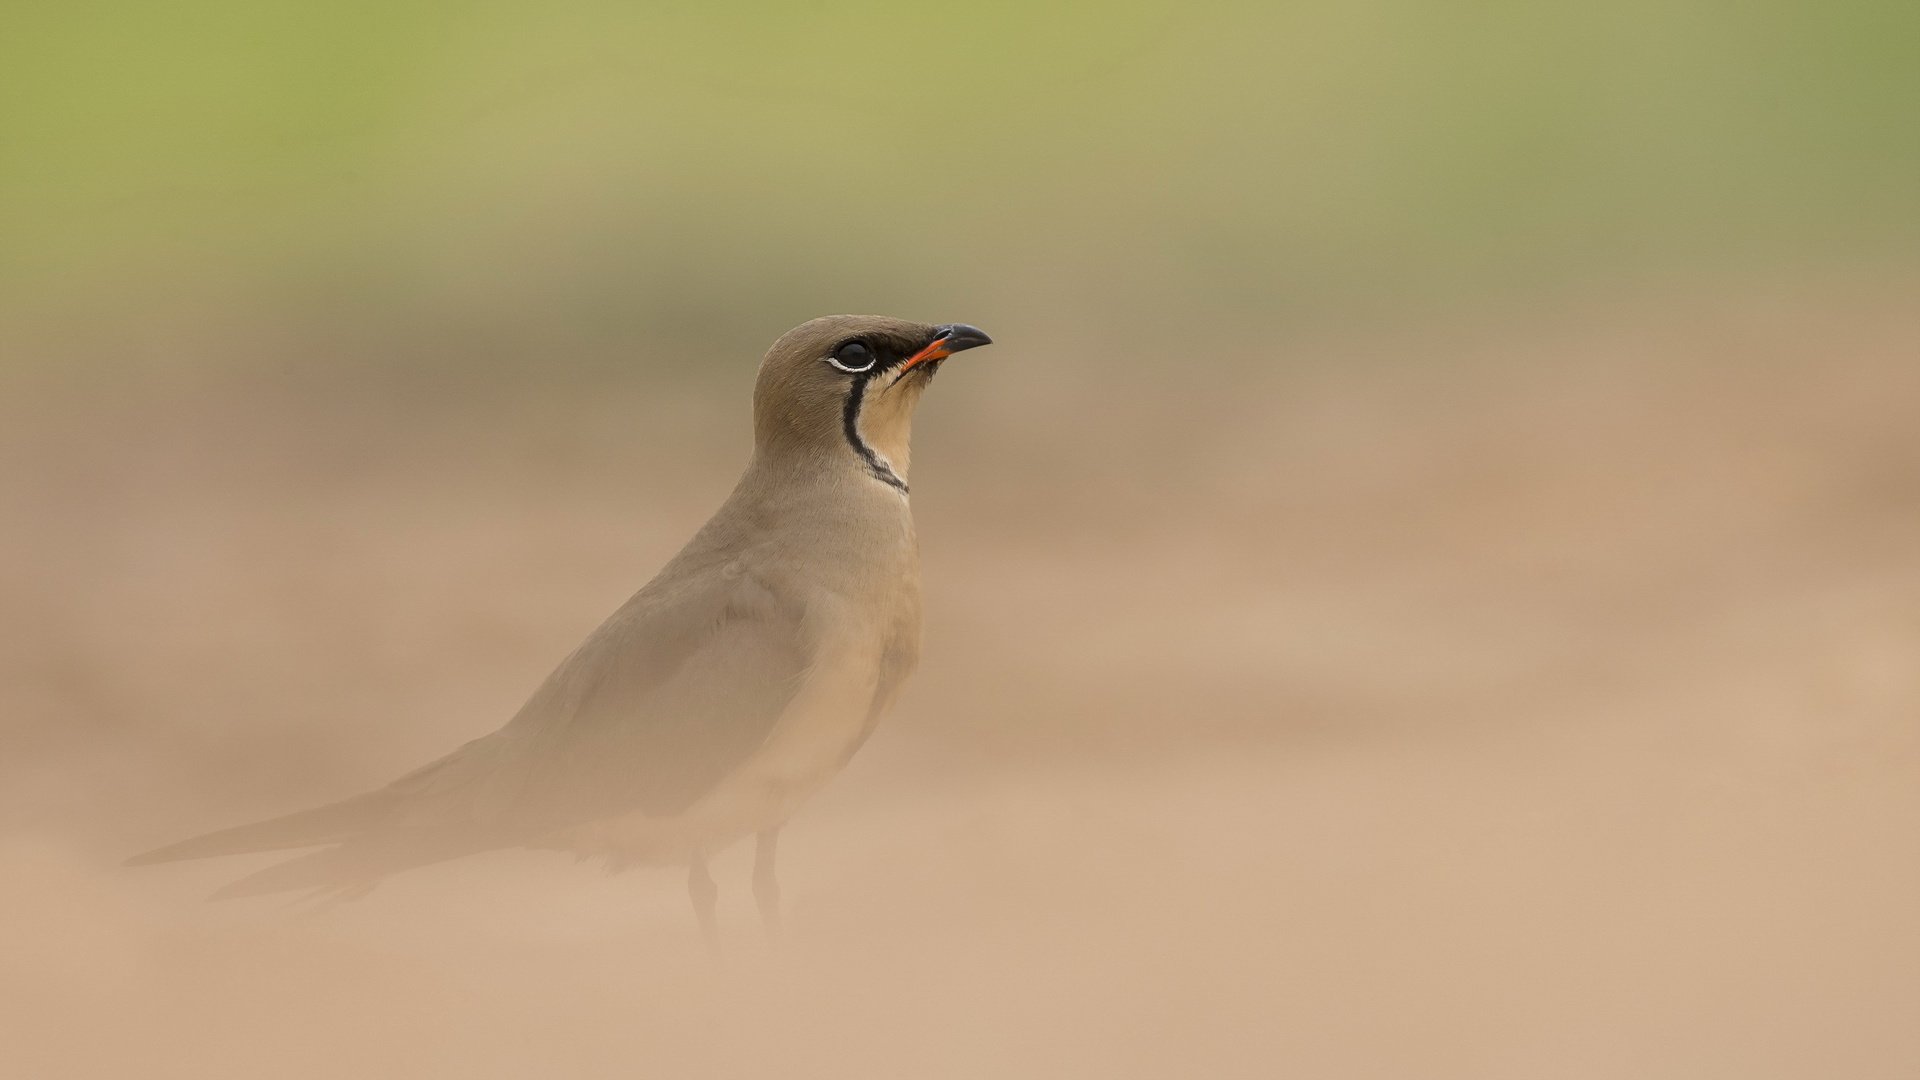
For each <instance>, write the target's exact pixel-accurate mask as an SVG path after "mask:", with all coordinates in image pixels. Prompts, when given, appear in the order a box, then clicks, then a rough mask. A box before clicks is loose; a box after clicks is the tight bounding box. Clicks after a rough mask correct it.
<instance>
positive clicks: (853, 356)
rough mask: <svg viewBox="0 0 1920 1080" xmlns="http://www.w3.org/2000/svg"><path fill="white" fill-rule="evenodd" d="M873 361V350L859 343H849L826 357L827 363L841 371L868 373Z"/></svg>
mask: <svg viewBox="0 0 1920 1080" xmlns="http://www.w3.org/2000/svg"><path fill="white" fill-rule="evenodd" d="M873 360H874V356H873V350H872V349H869V348H867V346H866V343H865V342H861V341H849V342H847V343H846V344H845V345H842V346H840V347H839V348H838V349H835V350H833V355H832V356H829V357H827V361H828V362H829V363H831V364H832V365H833V366H834V367H837V368H839V369H840V370H841V371H869V370H871V369H872V368H873Z"/></svg>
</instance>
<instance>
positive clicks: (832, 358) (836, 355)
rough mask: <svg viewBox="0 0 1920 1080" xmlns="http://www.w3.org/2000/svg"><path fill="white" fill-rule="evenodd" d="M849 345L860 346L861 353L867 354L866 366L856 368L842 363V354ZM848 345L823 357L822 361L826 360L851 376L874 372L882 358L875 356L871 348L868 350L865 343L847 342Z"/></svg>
mask: <svg viewBox="0 0 1920 1080" xmlns="http://www.w3.org/2000/svg"><path fill="white" fill-rule="evenodd" d="M847 345H859V346H860V351H861V352H864V353H866V354H867V362H866V363H865V364H862V365H861V366H859V367H854V366H853V365H851V364H843V363H841V362H840V352H841V350H842V349H845V348H846V347H847ZM847 345H842V346H840V348H838V349H835V350H834V351H832V352H830V353H828V354H827V355H825V356H823V357H821V359H822V360H825V361H826V362H827V363H829V364H832V365H833V366H834V367H836V368H839V369H840V370H841V371H844V372H846V373H847V374H849V375H862V374H865V373H866V372H869V371H872V370H873V365H875V364H877V363H879V362H880V357H879V356H877V355H875V353H874V351H873V350H872V349H871V348H868V347H867V346H866V345H865V344H864V343H862V342H858V341H850V342H847Z"/></svg>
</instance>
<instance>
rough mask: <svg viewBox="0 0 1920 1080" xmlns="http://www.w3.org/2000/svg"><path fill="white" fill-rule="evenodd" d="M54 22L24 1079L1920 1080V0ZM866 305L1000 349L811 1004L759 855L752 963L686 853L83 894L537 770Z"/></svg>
mask: <svg viewBox="0 0 1920 1080" xmlns="http://www.w3.org/2000/svg"><path fill="white" fill-rule="evenodd" d="M81 7H82V6H79V5H58V6H56V5H36V4H28V5H24V6H23V8H22V10H21V11H20V12H19V13H18V14H17V17H16V16H15V15H12V14H10V16H9V20H10V23H12V26H11V28H10V30H9V32H8V33H7V34H6V35H4V38H3V39H0V139H4V143H0V195H4V198H5V206H6V208H7V213H6V214H5V215H4V216H0V230H3V232H0V739H3V740H4V742H3V743H0V751H3V752H0V1054H3V1055H4V1062H5V1064H4V1066H0V1072H4V1073H5V1074H7V1075H9V1076H21V1077H36V1078H37V1077H59V1078H66V1077H74V1078H89V1080H90V1078H103V1077H142V1078H145V1077H183V1078H184V1077H194V1078H202V1077H262V1076H268V1077H293V1078H303V1077H313V1078H321V1077H342V1076H372V1077H417V1076H430V1075H441V1074H449V1075H462V1076H473V1077H502V1078H505V1077H527V1076H547V1075H555V1076H569V1077H603V1076H604V1077H616V1076H618V1077H632V1076H723V1077H736V1076H823V1077H824V1076H833V1077H842V1076H873V1077H921V1076H928V1077H932V1076H952V1077H981V1076H1035V1077H1060V1076H1100V1077H1106V1076H1139V1077H1167V1076H1246V1077H1270V1076H1286V1075H1298V1076H1313V1077H1329V1078H1344V1077H1394V1078H1398V1077H1463V1078H1465V1077H1471V1078H1489V1077H1512V1078H1516V1080H1518V1078H1537V1077H1634V1078H1636V1080H1638V1078H1649V1077H1674V1078H1697V1077H1709V1076H1711V1077H1742V1078H1773V1077H1779V1078H1790V1077H1793V1078H1797V1077H1836V1076H1844V1077H1848V1078H1880V1077H1885V1078H1889V1080H1893V1078H1907V1077H1912V1076H1914V1075H1916V1074H1920V1024H1916V1023H1915V1018H1916V1017H1920V928H1917V920H1916V918H1915V915H1914V912H1915V911H1916V910H1920V824H1916V822H1920V783H1916V781H1917V780H1920V360H1916V358H1920V309H1917V308H1916V305H1915V304H1914V302H1913V298H1914V297H1915V296H1916V295H1920V266H1917V265H1916V263H1915V262H1914V260H1913V259H1912V257H1911V252H1912V251H1913V250H1914V248H1913V246H1912V241H1913V239H1914V237H1915V232H1916V228H1915V226H1916V223H1920V212H1917V211H1916V205H1915V199H1914V193H1915V192H1916V191H1920V159H1917V158H1916V157H1915V155H1914V145H1915V144H1914V142H1913V140H1912V138H1911V134H1912V133H1911V125H1910V123H1909V122H1908V120H1909V117H1908V116H1907V113H1908V111H1909V109H1910V103H1911V102H1912V101H1913V100H1916V94H1920V86H1917V85H1916V83H1915V80H1916V78H1920V76H1917V75H1916V74H1915V73H1916V72H1920V63H1916V62H1914V58H1912V57H1910V56H1908V55H1906V54H1907V53H1908V52H1910V51H1911V46H1912V44H1913V43H1914V42H1916V41H1920V28H1916V27H1914V26H1913V25H1912V23H1913V18H1914V17H1913V14H1912V12H1911V11H1910V10H1908V9H1907V8H1906V7H1900V8H1898V9H1896V8H1895V7H1894V6H1881V5H1873V4H1865V3H1861V4H1840V5H1827V6H1825V7H1823V8H1822V12H1821V13H1820V14H1818V15H1816V14H1813V13H1811V12H1810V11H1801V10H1799V9H1798V7H1796V6H1792V5H1784V4H1783V5H1765V4H1762V5H1737V6H1728V7H1727V8H1726V9H1725V10H1722V9H1721V8H1720V7H1719V6H1716V5H1709V4H1680V5H1673V4H1662V5H1613V6H1609V7H1607V8H1606V9H1605V10H1594V11H1581V12H1573V11H1570V10H1569V11H1566V12H1558V13H1550V12H1548V11H1547V9H1542V8H1539V7H1538V6H1535V5H1504V6H1503V5H1493V6H1490V7H1487V8H1485V9H1475V10H1474V11H1473V12H1462V11H1453V10H1451V9H1449V10H1445V11H1443V10H1441V9H1439V8H1433V9H1429V8H1428V7H1427V6H1425V5H1420V4H1415V3H1411V2H1398V3H1386V4H1378V5H1334V4H1325V5H1315V4H1307V5H1292V6H1286V7H1278V8H1276V7H1274V6H1272V5H1253V4H1248V5H1244V6H1239V5H1226V6H1222V7H1220V8H1218V9H1190V8H1189V7H1187V6H1183V7H1182V8H1180V9H1178V10H1175V9H1171V8H1167V7H1165V6H1161V5H1149V4H1139V5H1129V4H1121V5H1109V6H1103V8H1102V9H1101V10H1100V11H1099V12H1097V13H1096V12H1095V11H1093V10H1092V9H1085V10H1082V9H1076V8H1073V7H1071V6H1061V7H1058V8H1049V9H1048V10H1047V11H1044V12H1029V11H1027V10H1026V8H1025V7H1024V6H1016V5H1007V6H1004V7H1003V6H993V5H978V6H976V7H975V8H974V9H971V10H965V9H955V8H952V7H951V6H945V7H942V8H940V9H937V10H936V9H932V8H928V9H924V10H923V9H919V8H914V7H911V6H900V5H844V4H837V3H836V4H829V5H821V6H782V7H780V8H777V9H776V8H772V7H769V8H766V9H764V10H753V9H746V8H743V9H741V10H740V11H738V12H732V11H729V12H707V11H704V9H702V10H695V9H691V8H689V9H686V10H678V11H677V10H674V9H671V8H657V7H653V8H649V9H647V10H640V9H638V8H636V9H634V10H628V9H627V7H626V6H613V5H608V6H596V5H579V6H571V7H563V8H559V9H554V10H552V11H548V12H546V13H543V14H538V15H535V14H532V13H530V12H531V9H528V10H525V11H520V10H511V9H507V8H505V7H499V8H491V7H484V6H471V7H463V8H457V9H456V8H454V7H452V6H435V5H425V4H397V5H380V6H378V9H377V10H376V8H375V6H372V5H368V6H367V7H366V8H365V9H364V10H362V9H360V8H359V7H357V6H356V5H353V4H347V5H330V6H326V7H320V6H314V7H307V6H303V5H298V4H289V5H259V4H248V5H240V4H222V3H210V4H204V5H190V6H189V7H187V8H185V9H180V8H172V7H170V8H169V12H170V14H165V15H163V14H156V13H155V12H154V11H150V10H148V7H147V6H146V5H124V9H110V10H105V11H104V13H103V12H100V11H95V9H93V8H91V7H89V8H86V10H85V11H81ZM88 12H92V13H93V14H88ZM832 310H881V311H887V312H889V313H893V314H899V315H903V316H910V317H915V318H922V319H927V320H932V321H947V320H963V321H969V322H974V323H978V324H979V325H981V326H984V327H986V328H987V329H988V330H989V331H991V332H992V333H994V335H995V336H996V338H998V339H999V343H998V344H996V345H995V346H994V347H993V348H991V349H986V350H981V351H979V352H974V353H969V354H967V355H965V356H964V357H960V358H958V359H956V360H955V361H954V362H952V363H950V364H949V365H948V367H947V369H946V370H945V371H943V373H942V374H941V376H940V378H939V380H938V382H937V383H936V384H935V386H934V387H933V390H932V392H931V394H930V395H929V397H928V399H927V402H926V405H925V407H924V409H923V411H922V420H921V423H920V425H919V431H918V441H917V444H916V453H915V457H914V461H915V471H914V477H913V480H914V491H915V494H914V502H915V507H916V514H917V516H918V518H919V521H920V526H921V532H922V538H923V549H924V562H925V575H926V586H927V611H928V623H927V649H926V660H925V663H924V665H923V667H922V670H921V672H920V674H919V675H918V676H917V677H916V679H915V680H914V682H913V683H912V684H910V686H909V688H908V691H907V693H906V695H905V697H904V699H903V701H902V703H901V707H900V709H899V710H898V712H897V714H896V715H895V716H894V717H893V718H892V719H891V720H890V722H889V723H888V725H887V726H886V727H885V728H883V729H882V732H881V733H880V734H879V735H878V736H877V737H876V738H875V739H874V740H873V742H872V743H871V744H870V745H869V746H868V748H867V749H866V750H865V751H864V752H863V753H862V755H861V756H860V757H859V758H858V759H857V760H856V761H855V762H854V764H853V766H852V767H851V768H850V769H849V770H848V772H847V773H846V774H845V775H844V776H843V777H842V778H841V779H840V780H839V781H838V782H836V783H835V784H834V785H833V786H832V787H830V788H829V789H828V790H827V791H826V792H825V793H824V794H823V795H822V796H821V797H820V798H819V799H818V800H817V801H816V802H815V803H814V804H813V805H812V806H810V807H809V808H808V810H807V812H805V813H804V814H803V815H802V817H801V818H800V819H799V820H798V821H796V823H795V824H794V826H793V827H792V828H791V830H790V831H789V833H788V835H787V838H786V840H785V842H784V845H783V856H784V860H785V879H786V886H787V896H788V901H789V908H790V913H791V927H790V936H789V941H788V942H787V944H786V947H785V948H784V949H783V950H782V951H780V952H778V953H773V952H770V951H769V950H767V949H766V948H765V947H764V945H763V944H762V942H761V939H760V935H759V933H758V927H757V926H756V925H755V919H754V917H753V914H752V905H751V902H750V899H749V893H748V889H747V880H746V878H747V866H746V864H745V861H744V854H743V853H741V852H734V853H729V855H727V856H726V857H725V858H724V859H722V860H721V862H720V863H719V864H718V865H717V866H716V872H717V875H718V877H719V878H720V882H721V886H722V890H723V891H722V916H723V929H724V931H725V935H726V938H727V941H728V956H727V959H726V961H725V962H724V963H723V964H721V965H719V966H715V965H712V964H710V963H708V962H707V960H706V958H705V956H704V955H703V953H702V951H701V949H700V946H699V941H698V936H697V933H696V932H695V930H694V928H693V925H692V918H691V915H690V913H689V911H688V909H687V905H686V901H685V897H684V893H683V884H682V881H681V879H680V877H679V875H678V874H676V873H674V872H671V871H637V872H634V873H630V874H626V875H622V876H615V877H608V876H606V875H604V874H602V873H601V872H600V871H599V870H597V869H595V868H593V867H588V866H575V865H572V864H570V863H568V862H567V861H565V860H564V859H560V858H555V857H550V856H546V855H538V854H531V853H506V854H499V855H493V856H487V857H482V858H475V859H470V860H465V861H461V862H457V863H452V864H447V865H444V866H440V867H435V868H431V869H428V870H424V871H421V872H418V873H414V874H411V875H407V876H404V877H401V878H398V879H395V880H393V881H391V882H389V883H388V884H386V885H384V886H382V887H381V888H380V889H379V890H377V891H376V892H375V893H374V894H373V895H371V896H370V897H368V898H366V899H364V900H362V901H359V902H356V903H353V904H349V905H345V906H342V907H338V908H335V909H331V910H327V911H323V912H309V911H306V910H304V909H302V908H300V907H298V906H297V905H288V904H285V903H282V902H280V901H277V900H267V901H260V902H242V903H233V904H222V905H207V904H203V903H202V902H201V899H200V898H201V897H202V896H204V895H205V894H206V893H207V892H208V891H210V890H211V889H213V888H214V887H216V886H217V885H219V884H221V883H223V882H225V881H227V880H230V879H231V878H232V877H235V876H238V875H239V874H240V873H242V872H244V870H245V869H247V868H248V867H250V866H252V865H254V862H253V861H252V860H248V859H234V860H226V861H221V862H214V863H195V864H183V865H177V866H168V867H163V868H158V869H153V870H144V871H139V872H134V871H128V870H123V869H121V868H120V867H119V866H118V865H117V863H118V861H119V859H121V858H122V857H124V856H125V855H126V854H128V853H130V852H133V851H136V850H140V849H142V848H145V847H148V846H151V845H154V844H157V843H160V842H164V841H167V840H170V839H174V838H177V837H179V836H182V835H185V834H188V833H191V832H194V831H197V830H203V829H207V828H212V827H217V826H220V825H224V824H228V823H231V822H234V821H237V820H242V819H247V818H251V817H257V816H265V815H269V814H274V813H278V812H282V811H285V810H289V809H293V808H296V807H300V806H304V805H309V804H312V803H315V802H319V801H323V800H327V799H332V798H337V797H340V796H343V795H347V794H351V793H353V792H356V791H358V790H361V789H363V788H365V787H368V786H371V785H374V784H378V783H382V782H384V781H386V780H388V779H390V778H392V777H393V776H395V775H397V774H399V773H400V772H402V771H404V770H406V769H408V768H411V767H412V766H414V765H416V764H418V763H419V762H420V761H422V760H424V759H426V758H428V757H429V756H431V755H434V754H437V753H440V752H442V751H444V750H445V749H446V748H448V747H449V746H451V745H453V744H455V743H457V742H459V741H461V740H463V739H466V738H470V737H472V736H474V735H476V734H479V733H481V732H484V731H486V730H489V729H491V728H492V727H493V726H495V725H497V724H498V723H499V722H501V721H502V720H503V719H504V718H505V717H506V716H508V715H509V714H510V713H511V712H512V710H513V709H514V708H515V707H516V706H517V705H518V704H519V702H520V701H521V700H522V699H523V697H524V696H525V695H526V694H527V693H528V692H529V691H530V690H531V688H532V687H533V686H534V685H535V684H536V683H537V681H538V680H539V679H540V677H541V676H542V675H544V674H545V672H546V671H547V670H548V669H549V668H550V667H551V666H552V665H553V664H554V663H555V662H556V661H557V660H558V659H559V658H560V657H561V656H562V655H563V654H564V653H565V651H566V650H567V649H568V648H570V647H571V646H572V645H573V644H574V643H575V642H576V641H577V640H578V639H579V638H580V637H581V636H582V635H583V634H585V633H586V632H587V631H588V630H589V629H590V628H591V627H592V626H593V625H595V623H596V622H597V621H598V620H599V619H600V618H601V617H602V616H603V615H604V614H605V613H606V612H607V611H608V610H610V609H611V608H612V607H613V606H614V605H615V604H617V603H618V602H619V601H620V600H621V599H623V598H624V597H625V596H626V595H627V594H629V593H630V592H631V591H632V590H633V589H635V588H637V587H638V586H639V585H640V584H641V583H642V582H644V580H645V579H646V578H647V577H648V576H649V575H650V574H651V572H652V571H653V570H654V569H655V568H656V567H657V566H658V565H659V564H660V562H661V561H662V560H663V559H665V558H666V557H667V556H668V555H670V554H671V553H672V551H673V550H674V549H675V548H676V547H677V545H678V544H679V543H680V542H682V541H683V540H684V539H685V538H686V536H687V535H688V534H689V533H690V532H691V530H692V529H693V528H695V527H696V526H697V525H698V524H699V523H700V521H702V520H703V519H704V517H705V515H706V514H707V513H709V512H710V511H711V509H712V508H713V507H714V506H715V505H716V504H717V502H718V501H719V499H720V498H721V497H722V495H723V494H724V492H725V490H726V487H727V485H728V484H729V483H730V482H731V479H732V476H733V474H734V473H735V471H736V470H737V469H738V468H739V466H740V464H741V463H742V462H743V460H744V457H745V453H746V445H745V442H744V439H745V437H746V430H747V424H746V396H747V390H748V387H749V385H750V382H751V378H752V366H753V363H754V360H755V358H756V357H757V355H758V350H759V349H761V348H763V347H764V345H765V343H766V342H767V341H769V340H771V339H772V337H773V336H775V335H776V334H778V333H779V332H780V331H782V330H784V329H785V328H786V327H787V326H788V325H790V324H792V323H794V322H797V321H799V320H800V319H801V318H805V317H807V316H810V315H814V314H819V313H823V312H825V311H832Z"/></svg>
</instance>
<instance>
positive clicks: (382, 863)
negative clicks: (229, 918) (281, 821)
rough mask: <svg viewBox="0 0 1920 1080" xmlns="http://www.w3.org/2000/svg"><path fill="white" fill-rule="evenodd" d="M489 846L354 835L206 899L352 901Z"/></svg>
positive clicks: (410, 835)
mask: <svg viewBox="0 0 1920 1080" xmlns="http://www.w3.org/2000/svg"><path fill="white" fill-rule="evenodd" d="M492 846H495V845H492V844H488V843H485V842H481V841H477V840H474V839H472V838H470V837H457V836H453V835H449V834H446V833H443V832H441V831H440V830H402V831H395V832H388V833H374V834H369V835H362V836H357V837H355V838H354V839H352V840H350V841H348V842H346V843H344V844H339V845H337V846H334V847H329V848H322V849H321V850H319V851H310V852H308V853H306V854H305V855H300V856H298V857H296V858H292V859H288V860H287V861H285V862H278V863H274V864H273V865H272V866H268V867H266V868H264V869H261V870H256V871H254V872H253V873H251V874H248V875H247V876H246V877H243V878H241V879H240V880H238V881H235V882H233V883H232V884H229V885H226V886H223V887H222V888H221V889H219V890H218V891H216V892H215V893H214V894H213V895H212V896H209V897H208V898H207V899H209V900H233V899H237V898H239V897H243V896H265V895H267V894H269V893H282V892H296V891H301V890H306V891H310V892H312V893H314V894H315V895H317V896H325V897H329V898H334V899H352V898H354V897H357V896H361V895H364V894H365V893H366V892H368V891H369V890H371V889H372V888H373V886H374V885H375V884H376V883H377V882H378V881H379V880H380V879H381V878H383V877H386V876H387V875H388V874H392V873H396V872H398V871H401V870H410V869H413V868H414V867H417V866H425V865H428V864H430V863H436V862H444V861H446V860H448V859H457V858H459V857H461V856H463V855H471V854H474V853H475V852H478V851H484V850H486V849H487V848H489V847H492Z"/></svg>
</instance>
